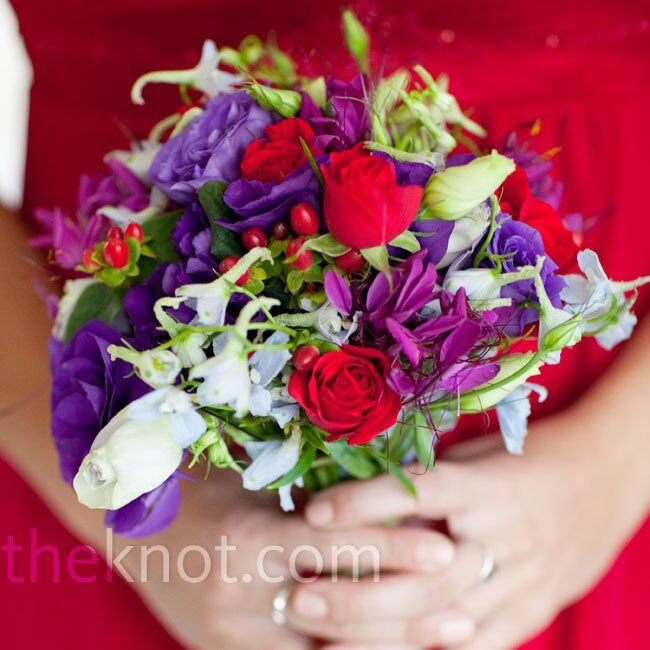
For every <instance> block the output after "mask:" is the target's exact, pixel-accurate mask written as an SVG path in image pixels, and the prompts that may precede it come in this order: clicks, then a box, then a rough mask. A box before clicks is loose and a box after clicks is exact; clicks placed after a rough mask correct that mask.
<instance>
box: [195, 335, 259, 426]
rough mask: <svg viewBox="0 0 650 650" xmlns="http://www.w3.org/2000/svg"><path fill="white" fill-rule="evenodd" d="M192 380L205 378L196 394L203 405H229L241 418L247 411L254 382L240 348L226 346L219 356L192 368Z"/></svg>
mask: <svg viewBox="0 0 650 650" xmlns="http://www.w3.org/2000/svg"><path fill="white" fill-rule="evenodd" d="M232 340H236V339H235V338H233V339H232ZM190 379H203V383H202V384H201V385H200V386H199V388H198V390H197V391H196V396H197V399H198V401H199V404H201V405H202V406H216V405H219V404H227V405H228V406H231V407H232V408H234V409H235V415H236V416H237V417H239V418H241V417H243V416H244V415H246V413H247V412H248V404H249V401H250V392H251V380H250V375H249V374H248V364H247V363H246V355H245V353H243V352H242V350H241V349H239V348H238V347H237V346H230V345H227V346H226V347H225V348H224V350H223V352H221V353H220V354H218V355H217V356H216V357H213V358H212V359H208V360H207V361H204V362H203V363H201V364H199V365H198V366H195V367H194V368H192V370H191V371H190Z"/></svg>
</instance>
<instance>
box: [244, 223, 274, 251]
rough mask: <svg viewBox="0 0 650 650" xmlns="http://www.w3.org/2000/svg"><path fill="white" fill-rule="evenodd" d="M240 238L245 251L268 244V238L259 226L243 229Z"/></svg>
mask: <svg viewBox="0 0 650 650" xmlns="http://www.w3.org/2000/svg"><path fill="white" fill-rule="evenodd" d="M241 240H242V243H243V244H244V248H245V249H246V250H247V251H250V250H252V249H253V248H256V247H257V246H262V247H263V246H266V245H267V244H268V241H269V238H268V237H267V236H266V233H265V232H264V231H263V230H262V229H261V228H256V227H253V228H248V229H247V230H244V232H243V234H242V236H241Z"/></svg>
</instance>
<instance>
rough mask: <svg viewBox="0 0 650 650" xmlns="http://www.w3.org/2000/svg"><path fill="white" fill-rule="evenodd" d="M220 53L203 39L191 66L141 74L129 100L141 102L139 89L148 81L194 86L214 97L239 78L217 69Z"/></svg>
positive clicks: (135, 102)
mask: <svg viewBox="0 0 650 650" xmlns="http://www.w3.org/2000/svg"><path fill="white" fill-rule="evenodd" d="M222 58H223V54H220V53H219V50H217V46H216V45H215V44H214V41H211V40H206V41H205V42H204V43H203V49H202V51H201V59H200V61H199V62H198V64H197V65H196V66H195V67H194V68H190V69H189V70H159V71H157V72H148V73H147V74H144V75H142V76H141V77H140V78H139V79H137V80H136V82H135V83H134V84H133V88H132V89H131V101H132V102H133V103H134V104H144V98H143V97H142V90H143V89H144V87H145V86H146V85H147V84H150V83H164V84H174V85H178V86H188V87H190V88H196V90H200V91H201V92H203V93H205V94H206V95H207V96H208V97H215V96H216V95H219V94H220V93H223V92H228V91H230V90H231V89H232V87H233V86H235V85H237V84H240V83H242V82H243V78H242V77H241V76H240V75H235V74H231V73H229V72H224V71H223V70H219V63H220V62H221V60H222Z"/></svg>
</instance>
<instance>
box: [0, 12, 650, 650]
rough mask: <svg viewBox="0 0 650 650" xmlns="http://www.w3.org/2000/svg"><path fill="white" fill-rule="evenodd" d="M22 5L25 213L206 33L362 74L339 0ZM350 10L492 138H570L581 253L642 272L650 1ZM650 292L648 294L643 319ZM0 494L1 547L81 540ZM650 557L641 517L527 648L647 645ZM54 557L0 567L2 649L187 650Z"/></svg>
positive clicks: (382, 48)
mask: <svg viewBox="0 0 650 650" xmlns="http://www.w3.org/2000/svg"><path fill="white" fill-rule="evenodd" d="M12 2H13V3H14V5H15V9H16V12H17V14H18V17H19V20H20V24H21V29H22V31H23V34H24V36H25V39H26V42H27V47H28V49H29V51H30V54H31V57H32V60H33V63H34V66H35V70H36V75H35V84H34V90H33V93H32V107H31V130H30V136H29V155H28V169H27V188H26V189H27V204H26V210H30V209H32V208H33V207H34V206H35V205H46V206H48V205H61V206H64V207H69V208H72V207H73V205H74V200H75V192H76V183H77V178H78V176H79V174H80V173H81V172H84V171H97V170H98V169H99V166H100V160H101V156H102V154H103V153H104V152H106V151H108V150H109V149H111V148H115V147H119V146H125V145H126V138H125V137H124V132H129V131H133V132H135V133H136V134H139V135H144V134H145V133H146V130H147V128H148V127H149V126H150V125H151V123H152V118H156V117H161V116H163V115H164V114H166V112H169V111H168V109H173V108H175V107H176V105H177V103H178V100H177V98H176V97H175V96H174V94H173V92H172V91H170V90H169V89H168V88H147V89H146V90H145V98H146V99H147V100H149V106H146V107H144V108H139V107H133V106H132V105H131V104H130V103H129V88H130V85H131V83H132V81H133V80H134V79H135V78H136V77H137V76H138V75H139V74H141V73H142V72H144V71H147V70H150V69H152V68H166V67H183V66H188V65H193V64H194V63H195V61H196V60H197V59H198V56H199V50H200V46H201V42H202V40H203V39H204V38H206V37H211V38H214V39H215V40H216V41H217V43H218V44H233V45H234V44H236V43H237V42H238V41H239V40H240V39H241V38H242V37H243V36H245V35H246V34H248V33H251V32H257V33H261V34H265V33H267V32H268V31H270V30H274V31H275V32H276V33H277V35H278V39H279V42H280V44H281V45H282V46H284V47H285V48H288V49H290V50H291V51H292V52H293V53H294V54H295V55H296V56H297V57H298V58H299V59H300V60H301V61H302V62H303V69H304V70H305V71H307V72H310V73H314V72H322V71H337V72H339V73H342V74H345V75H347V76H350V75H351V73H352V72H353V69H352V66H351V65H350V63H349V60H348V58H347V57H346V56H345V54H344V52H343V48H342V46H341V44H340V38H339V30H338V7H337V4H338V3H336V2H328V1H327V0H321V1H320V2H304V0H290V1H284V2H283V1H282V0H276V1H274V2H248V3H247V2H246V1H245V0H183V1H181V0H111V1H108V0H107V1H104V2H97V1H93V0H85V1H83V0H57V2H42V1H41V0H12ZM247 4H249V5H250V7H247V6H246V5H247ZM351 4H352V6H353V7H354V8H355V9H356V10H357V11H358V13H359V14H361V15H362V16H364V20H366V21H367V22H368V24H369V25H370V26H371V28H372V32H373V35H374V40H375V45H376V49H377V51H378V56H377V61H376V62H377V63H381V64H385V66H386V67H387V68H388V69H390V68H394V67H395V65H397V64H409V63H413V62H417V61H419V62H422V63H424V64H425V65H427V67H429V68H430V69H431V70H432V71H434V72H435V73H439V72H443V71H446V72H448V73H449V74H450V76H451V79H452V90H453V91H454V92H455V93H456V94H457V95H458V96H459V98H460V99H461V103H462V104H463V106H474V107H476V114H475V116H476V117H477V119H478V120H479V121H480V122H482V123H483V124H484V125H485V126H486V127H487V128H488V129H489V131H490V133H491V134H493V136H499V135H501V134H503V133H504V132H505V131H506V130H508V129H509V128H510V127H511V126H512V125H514V124H517V123H522V122H527V121H529V120H531V119H534V118H536V117H541V118H542V133H541V136H540V146H542V147H543V148H545V149H546V148H548V149H550V148H551V147H554V146H556V145H560V146H562V152H561V153H560V154H559V155H558V157H557V161H558V173H559V175H560V176H561V177H562V178H564V179H565V180H566V194H565V205H564V208H565V211H579V212H582V213H583V214H584V215H586V216H587V217H592V216H598V219H596V223H595V225H594V226H593V227H592V228H591V229H590V230H589V232H588V234H587V236H586V245H588V246H591V247H594V248H595V249H596V250H598V251H599V252H600V253H601V255H602V257H603V259H604V261H605V265H606V268H607V269H608V270H609V271H610V272H611V273H612V275H613V276H614V277H631V276H635V275H642V274H645V273H648V267H649V265H650V226H649V221H648V207H647V206H648V200H647V196H646V191H647V184H648V180H647V179H648V172H649V171H650V170H649V168H648V163H647V155H648V152H649V151H650V130H649V129H648V128H647V115H648V108H649V106H650V101H649V100H650V31H649V20H650V15H649V14H650V10H649V8H648V4H647V0H627V1H626V2H612V1H611V0H574V2H566V1H564V0H547V2H543V3H540V2H521V0H508V1H503V0H501V1H495V2H478V1H476V0H455V1H454V2H448V1H444V0H419V1H418V0H402V2H399V3H396V2H391V1H390V0H383V1H381V2H372V1H370V0H361V1H359V2H352V3H351ZM328 59H329V61H328ZM647 298H648V292H645V293H643V294H642V298H641V305H640V306H641V309H642V310H643V308H644V307H645V306H647V304H648V300H647ZM613 358H614V355H613V354H607V353H604V352H602V351H600V350H598V349H597V347H596V346H595V345H593V344H591V343H586V344H584V345H581V346H580V347H579V348H577V349H575V350H572V351H569V352H565V354H564V358H563V362H564V363H563V364H562V366H560V367H557V366H555V367H549V368H547V369H546V371H545V373H544V380H545V382H546V383H547V384H548V385H550V386H552V391H551V397H550V398H549V400H548V402H547V403H546V404H544V405H543V406H542V407H541V408H539V409H538V414H539V413H544V412H550V411H554V410H557V409H559V408H561V407H562V406H564V405H566V404H567V403H569V402H570V401H571V400H573V399H575V398H576V397H577V396H579V395H580V394H581V393H583V392H584V391H585V389H586V388H587V387H588V384H589V382H590V381H592V380H593V379H595V378H597V377H598V376H599V375H600V374H601V373H602V372H603V371H605V370H606V368H607V366H608V365H609V364H610V363H611V361H612V359H613ZM615 433H616V432H613V434H615ZM612 444H616V442H615V439H613V442H612ZM52 489H61V486H58V485H56V486H52ZM0 491H1V493H2V494H4V495H5V497H4V498H3V499H2V502H1V505H0V540H2V541H0V544H4V542H5V540H6V537H7V535H14V536H15V538H16V543H18V544H23V545H24V544H25V543H27V542H28V539H29V533H30V529H31V528H33V527H36V528H37V529H38V541H39V544H41V545H42V544H45V543H49V544H54V545H57V546H59V547H60V548H61V549H70V548H72V547H73V546H74V545H76V543H77V542H75V541H74V540H73V539H72V537H71V536H70V535H69V534H67V533H66V532H64V530H63V529H62V528H61V526H60V525H59V524H58V523H57V522H56V520H55V519H54V518H53V517H52V515H51V514H49V513H48V511H47V510H46V508H45V507H44V506H43V505H42V503H41V502H40V501H39V500H38V498H37V497H36V496H34V495H33V494H32V492H31V491H30V490H29V488H27V487H26V486H25V485H24V484H23V483H22V482H21V481H20V480H19V479H18V478H17V477H16V476H15V474H14V473H13V472H12V471H11V470H10V469H9V468H7V467H6V466H0ZM613 516H615V513H613ZM649 557H650V525H646V526H645V527H644V528H643V529H642V530H641V531H640V532H639V533H638V534H637V535H636V537H635V538H634V539H633V540H631V541H630V543H629V545H628V546H627V548H626V549H625V550H624V552H623V553H622V554H621V556H620V558H619V559H618V561H617V562H616V564H615V566H614V567H613V568H612V570H611V571H610V572H609V573H608V575H607V576H606V577H605V578H604V580H603V581H602V582H601V583H600V584H599V585H598V586H597V587H596V588H595V589H594V591H593V592H592V593H591V594H589V595H588V596H587V597H585V598H584V599H583V600H582V601H581V602H580V603H578V604H577V605H575V606H573V607H571V608H570V609H568V610H567V611H566V612H564V613H563V614H562V615H561V616H560V617H559V619H558V620H557V621H556V622H555V623H554V624H553V625H552V626H551V627H550V628H549V629H548V630H547V631H545V632H544V633H543V634H541V635H540V636H539V637H538V638H537V639H535V640H534V641H531V642H530V643H529V644H528V645H527V646H526V647H527V648H529V649H530V650H551V649H554V650H555V649H564V648H571V649H573V650H592V649H593V648H599V649H600V650H609V649H611V650H618V649H620V648H625V649H626V650H634V649H636V648H648V647H650V625H649V622H648V617H647V611H646V603H645V602H644V601H645V600H646V597H645V595H646V594H647V585H648V583H649V580H650V565H649V560H648V558H649ZM46 560H47V556H46V554H43V556H42V557H41V558H40V559H39V562H40V563H41V564H39V568H40V567H41V565H42V567H43V568H42V569H41V570H42V571H43V572H44V573H43V575H42V577H41V578H40V580H39V581H38V583H37V584H23V585H16V584H11V582H10V581H9V580H8V579H7V574H6V571H7V568H6V566H5V565H4V562H2V563H0V611H1V612H2V628H1V632H0V638H1V639H2V641H1V645H2V646H3V647H6V648H14V649H17V650H20V649H22V648H35V647H55V648H66V649H67V650H81V649H82V648H83V649H85V648H88V647H94V648H100V649H101V648H113V647H122V648H125V649H129V648H133V649H135V648H153V647H155V648H158V649H165V648H176V647H177V646H176V644H175V643H174V642H173V641H172V640H171V639H170V638H169V637H168V636H167V635H166V634H165V633H164V632H163V631H162V629H161V628H160V627H159V626H158V624H157V623H156V622H155V620H154V619H153V618H152V617H151V616H150V615H149V614H148V613H147V612H146V610H145V608H144V606H143V605H141V604H140V603H139V602H138V601H137V598H136V597H135V596H134V595H133V594H132V592H131V591H130V590H129V589H128V588H127V587H126V586H125V585H124V584H122V583H121V582H119V581H117V580H116V581H114V582H113V583H107V581H106V580H105V579H103V578H102V577H100V579H99V580H98V581H97V583H96V584H91V585H88V584H77V583H74V582H73V581H70V580H69V579H64V580H63V581H62V582H61V583H59V584H57V583H53V582H52V581H51V580H49V579H48V574H47V570H46V569H47V567H46ZM80 573H82V574H83V571H82V570H80ZM95 575H100V576H101V572H96V573H95Z"/></svg>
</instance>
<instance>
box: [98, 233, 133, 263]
mask: <svg viewBox="0 0 650 650" xmlns="http://www.w3.org/2000/svg"><path fill="white" fill-rule="evenodd" d="M102 254H103V255H104V259H105V260H106V263H107V264H108V265H109V266H112V267H113V268H114V269H122V268H124V267H125V266H126V265H127V264H128V263H129V249H128V247H127V245H126V244H125V243H124V241H123V240H122V239H117V238H116V237H111V238H110V239H109V240H108V241H107V242H106V243H105V244H104V248H103V249H102Z"/></svg>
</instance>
